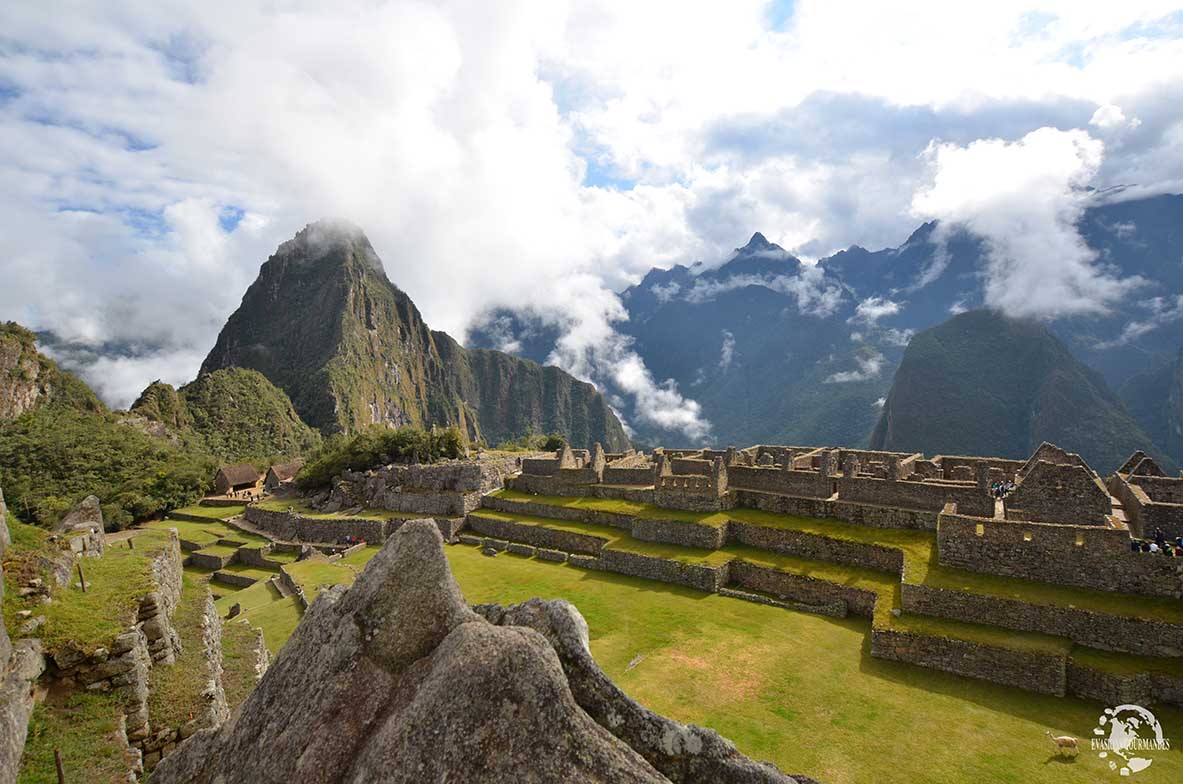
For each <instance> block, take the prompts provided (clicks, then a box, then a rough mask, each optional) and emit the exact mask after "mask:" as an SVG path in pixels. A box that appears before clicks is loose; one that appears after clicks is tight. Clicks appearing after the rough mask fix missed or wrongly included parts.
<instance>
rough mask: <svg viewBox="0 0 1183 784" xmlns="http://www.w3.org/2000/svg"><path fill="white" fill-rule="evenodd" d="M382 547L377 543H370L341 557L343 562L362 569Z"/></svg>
mask: <svg viewBox="0 0 1183 784" xmlns="http://www.w3.org/2000/svg"><path fill="white" fill-rule="evenodd" d="M380 549H382V548H381V547H379V546H378V545H376V544H371V545H368V546H366V547H363V548H361V549H360V550H357V551H355V552H352V553H350V554H349V555H347V556H345V557H344V558H342V559H341V563H343V564H348V565H349V566H356V567H357V568H358V569H361V568H363V567H364V566H365V565H366V564H367V563H369V562H370V559H371V558H373V557H374V556H375V555H377V554H378V550H380Z"/></svg>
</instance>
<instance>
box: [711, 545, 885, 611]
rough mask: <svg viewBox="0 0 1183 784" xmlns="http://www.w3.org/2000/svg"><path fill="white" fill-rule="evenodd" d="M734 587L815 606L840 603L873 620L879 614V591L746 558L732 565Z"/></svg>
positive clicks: (731, 573) (731, 575) (731, 577)
mask: <svg viewBox="0 0 1183 784" xmlns="http://www.w3.org/2000/svg"><path fill="white" fill-rule="evenodd" d="M728 576H729V578H730V581H731V584H732V585H738V586H740V587H741V588H746V589H748V590H751V591H759V592H761V593H766V594H771V595H772V596H776V597H778V598H781V599H788V600H790V601H794V602H800V603H802V604H811V605H826V604H829V603H832V602H834V601H836V600H841V601H843V602H845V603H846V608H847V612H849V613H850V614H852V615H861V616H863V617H865V618H870V617H871V616H872V615H874V613H875V600H876V596H875V592H874V591H865V590H863V589H861V588H852V587H849V586H845V585H837V584H835V583H829V582H826V581H824V580H817V579H814V578H812V577H806V576H804V575H799V574H788V573H786V572H781V571H777V570H776V569H769V568H767V567H764V566H757V565H756V564H753V563H748V562H747V561H744V560H742V559H737V560H734V561H732V562H731V563H730V564H729V569H728Z"/></svg>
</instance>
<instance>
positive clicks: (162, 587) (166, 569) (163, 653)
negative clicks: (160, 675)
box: [138, 528, 183, 664]
mask: <svg viewBox="0 0 1183 784" xmlns="http://www.w3.org/2000/svg"><path fill="white" fill-rule="evenodd" d="M151 569H152V582H153V584H154V585H155V586H156V589H155V590H154V591H151V592H149V593H148V594H146V595H145V596H144V597H143V598H141V599H140V609H139V617H138V622H139V624H140V628H141V629H142V630H143V632H144V635H145V636H146V637H147V640H148V651H149V653H150V654H151V656H152V661H154V662H168V663H169V664H171V663H172V662H173V660H174V656H175V653H177V652H179V651H180V649H181V641H180V638H179V637H178V636H177V631H176V629H174V628H173V625H172V617H173V613H174V612H175V611H176V609H177V605H178V604H179V603H180V601H181V574H182V572H183V567H182V560H181V544H180V539H179V538H178V537H177V531H176V529H175V528H174V529H172V530H170V531H169V541H168V544H167V545H166V546H165V548H164V549H163V550H161V551H159V552H156V553H153V554H152V555H151Z"/></svg>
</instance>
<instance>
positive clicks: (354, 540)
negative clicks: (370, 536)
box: [345, 534, 366, 547]
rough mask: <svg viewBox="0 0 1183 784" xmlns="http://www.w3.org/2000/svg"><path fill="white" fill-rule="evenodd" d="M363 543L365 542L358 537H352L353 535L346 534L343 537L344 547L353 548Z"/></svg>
mask: <svg viewBox="0 0 1183 784" xmlns="http://www.w3.org/2000/svg"><path fill="white" fill-rule="evenodd" d="M365 543H366V540H365V539H362V538H361V537H360V536H354V535H353V534H346V535H345V546H346V547H353V546H354V545H355V544H365Z"/></svg>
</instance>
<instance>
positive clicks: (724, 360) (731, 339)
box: [719, 329, 735, 370]
mask: <svg viewBox="0 0 1183 784" xmlns="http://www.w3.org/2000/svg"><path fill="white" fill-rule="evenodd" d="M734 359H735V336H734V335H732V334H731V332H730V330H726V329H725V330H723V347H722V349H720V351H719V368H720V369H721V370H727V369H729V368H730V367H731V363H732V361H733V360H734Z"/></svg>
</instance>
